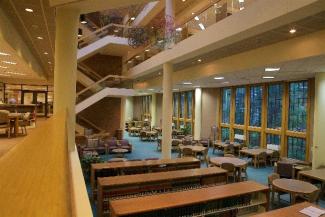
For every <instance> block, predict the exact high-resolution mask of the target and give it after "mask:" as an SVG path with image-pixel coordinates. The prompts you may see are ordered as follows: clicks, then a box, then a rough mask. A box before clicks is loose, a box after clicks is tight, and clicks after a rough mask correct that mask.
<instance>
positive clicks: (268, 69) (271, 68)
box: [265, 67, 280, 72]
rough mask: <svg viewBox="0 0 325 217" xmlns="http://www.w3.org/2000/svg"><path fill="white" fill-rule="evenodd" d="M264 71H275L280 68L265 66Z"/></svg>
mask: <svg viewBox="0 0 325 217" xmlns="http://www.w3.org/2000/svg"><path fill="white" fill-rule="evenodd" d="M265 71H266V72H277V71H280V68H273V67H268V68H265Z"/></svg>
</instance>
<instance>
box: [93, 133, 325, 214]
mask: <svg viewBox="0 0 325 217" xmlns="http://www.w3.org/2000/svg"><path fill="white" fill-rule="evenodd" d="M124 137H125V139H128V140H129V141H130V143H131V144H132V145H133V151H132V153H129V154H125V158H127V159H129V160H131V159H146V158H160V157H161V152H160V151H157V142H156V141H153V142H147V141H145V142H142V141H140V139H139V137H130V136H129V135H128V133H125V135H124ZM222 155H223V153H222V152H216V153H215V154H213V153H212V149H210V150H209V156H210V157H216V156H222ZM114 157H115V156H114V155H103V156H101V158H102V159H103V160H105V161H107V160H108V159H110V158H114ZM176 157H177V153H176V152H174V153H172V158H176ZM201 166H202V167H206V164H205V163H202V165H201ZM272 172H273V167H263V168H254V167H251V166H249V167H248V169H247V174H248V179H249V180H254V181H256V182H259V183H261V184H264V185H267V176H268V175H269V174H270V173H272ZM87 188H88V192H89V193H90V191H91V190H90V186H89V184H87ZM275 204H276V205H273V207H271V208H272V209H276V208H280V207H285V206H288V205H290V204H289V196H288V195H282V196H281V201H280V203H278V201H275ZM319 205H320V206H321V207H324V208H325V201H324V200H320V202H319ZM92 208H93V214H94V216H96V206H95V204H92Z"/></svg>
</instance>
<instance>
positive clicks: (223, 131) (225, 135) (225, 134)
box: [221, 127, 230, 142]
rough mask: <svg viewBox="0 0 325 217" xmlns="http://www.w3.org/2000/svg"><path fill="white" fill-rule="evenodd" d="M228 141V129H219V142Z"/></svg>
mask: <svg viewBox="0 0 325 217" xmlns="http://www.w3.org/2000/svg"><path fill="white" fill-rule="evenodd" d="M229 139H230V131H229V128H227V127H222V128H221V140H222V141H223V142H224V141H226V140H229Z"/></svg>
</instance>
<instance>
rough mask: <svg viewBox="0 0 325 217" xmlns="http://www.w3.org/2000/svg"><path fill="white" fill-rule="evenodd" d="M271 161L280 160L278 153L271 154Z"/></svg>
mask: <svg viewBox="0 0 325 217" xmlns="http://www.w3.org/2000/svg"><path fill="white" fill-rule="evenodd" d="M272 159H277V160H279V159H280V152H278V151H273V153H272Z"/></svg>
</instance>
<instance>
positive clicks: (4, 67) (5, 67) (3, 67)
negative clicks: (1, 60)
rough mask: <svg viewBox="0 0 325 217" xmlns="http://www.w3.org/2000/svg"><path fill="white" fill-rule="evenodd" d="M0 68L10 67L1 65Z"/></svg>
mask: <svg viewBox="0 0 325 217" xmlns="http://www.w3.org/2000/svg"><path fill="white" fill-rule="evenodd" d="M0 68H2V69H7V68H8V67H7V66H0Z"/></svg>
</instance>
